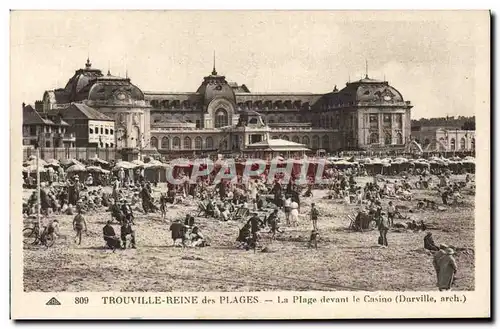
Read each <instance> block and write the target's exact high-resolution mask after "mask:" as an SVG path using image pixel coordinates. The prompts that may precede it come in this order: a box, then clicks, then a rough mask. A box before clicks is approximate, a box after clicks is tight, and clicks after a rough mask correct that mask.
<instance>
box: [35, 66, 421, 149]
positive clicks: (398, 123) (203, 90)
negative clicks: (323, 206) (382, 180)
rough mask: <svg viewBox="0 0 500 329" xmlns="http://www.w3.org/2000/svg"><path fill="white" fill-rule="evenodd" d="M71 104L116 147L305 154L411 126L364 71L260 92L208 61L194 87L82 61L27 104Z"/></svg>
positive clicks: (397, 99)
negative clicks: (145, 82) (334, 82)
mask: <svg viewBox="0 0 500 329" xmlns="http://www.w3.org/2000/svg"><path fill="white" fill-rule="evenodd" d="M72 103H84V104H85V105H87V106H89V107H92V108H93V109H96V110H97V111H99V112H101V113H102V114H104V115H106V116H108V117H110V118H112V119H114V121H115V127H116V129H115V132H114V133H115V136H114V138H115V141H116V142H115V143H114V145H113V147H115V148H116V149H117V150H121V151H122V152H126V151H128V152H134V151H135V152H137V150H141V151H143V152H148V151H151V150H154V151H155V152H156V150H157V151H158V152H159V153H161V154H165V155H167V154H180V153H190V154H193V152H194V153H210V152H218V153H230V152H238V153H240V152H247V151H250V150H252V149H255V145H270V144H273V143H274V142H276V141H273V140H279V141H282V142H283V141H288V142H289V144H290V145H295V144H293V143H298V144H303V145H304V146H305V147H307V148H308V149H310V150H311V152H317V151H319V150H324V151H325V152H327V153H329V152H335V151H339V150H372V151H382V150H383V151H387V150H397V149H403V148H404V147H405V144H407V143H408V142H409V141H410V131H411V129H410V128H411V127H410V125H411V124H410V116H411V108H412V105H411V103H410V102H409V101H405V100H404V98H403V95H402V94H401V93H400V92H399V91H398V90H397V89H395V88H394V87H392V86H390V85H389V83H388V82H387V81H380V80H375V79H371V78H369V77H368V75H367V76H365V78H364V79H361V80H359V81H354V82H348V83H346V85H345V87H344V88H342V89H337V87H336V86H335V88H333V90H332V91H330V92H326V93H291V92H290V93H273V92H266V93H263V92H252V91H250V90H249V88H248V87H247V86H245V85H244V84H242V85H239V84H237V83H234V82H228V80H227V79H226V77H225V76H223V75H221V74H219V73H218V72H217V71H216V69H215V67H214V68H213V71H212V72H211V74H209V75H207V76H206V77H204V78H203V80H202V81H201V84H200V85H199V87H198V88H197V89H196V91H191V92H182V93H180V92H175V93H174V92H147V91H142V90H141V89H140V88H139V87H138V86H135V85H134V84H133V83H132V82H131V79H130V78H129V77H125V78H122V77H117V76H113V75H111V74H110V72H109V70H108V72H107V74H104V73H103V72H102V71H101V70H99V69H96V68H93V67H92V64H91V62H90V61H89V60H87V63H86V64H85V67H84V68H81V69H78V70H76V71H75V74H74V75H73V76H72V77H71V78H70V79H69V81H68V83H67V84H66V86H65V87H64V88H60V89H55V90H48V91H46V92H45V93H44V95H43V100H41V101H37V102H36V103H35V108H36V110H37V111H39V112H41V113H51V112H53V111H57V112H58V113H62V117H63V118H64V109H66V108H68V107H69V106H71V104H72ZM290 142H293V143H290Z"/></svg>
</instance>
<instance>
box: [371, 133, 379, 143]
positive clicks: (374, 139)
mask: <svg viewBox="0 0 500 329" xmlns="http://www.w3.org/2000/svg"><path fill="white" fill-rule="evenodd" d="M378 139H379V138H378V134H377V133H372V134H371V135H370V144H378V142H379V140H378Z"/></svg>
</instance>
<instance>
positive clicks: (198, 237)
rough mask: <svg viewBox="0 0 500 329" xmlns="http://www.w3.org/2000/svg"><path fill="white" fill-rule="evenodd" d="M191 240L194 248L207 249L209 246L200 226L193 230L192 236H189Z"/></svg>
mask: <svg viewBox="0 0 500 329" xmlns="http://www.w3.org/2000/svg"><path fill="white" fill-rule="evenodd" d="M189 240H190V242H191V246H192V247H206V246H208V245H209V244H208V242H207V240H206V239H205V237H204V236H203V234H201V232H200V229H199V228H198V226H194V227H193V229H192V230H191V234H189Z"/></svg>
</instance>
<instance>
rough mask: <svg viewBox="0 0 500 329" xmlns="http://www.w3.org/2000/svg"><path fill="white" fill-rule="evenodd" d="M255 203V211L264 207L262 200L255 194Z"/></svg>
mask: <svg viewBox="0 0 500 329" xmlns="http://www.w3.org/2000/svg"><path fill="white" fill-rule="evenodd" d="M255 202H256V205H257V210H262V208H263V207H264V201H263V200H262V198H261V197H260V195H259V194H257V198H256V200H255Z"/></svg>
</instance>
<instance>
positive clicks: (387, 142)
mask: <svg viewBox="0 0 500 329" xmlns="http://www.w3.org/2000/svg"><path fill="white" fill-rule="evenodd" d="M384 144H385V145H391V144H392V134H391V133H390V132H388V131H387V132H386V133H385V137H384Z"/></svg>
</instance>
